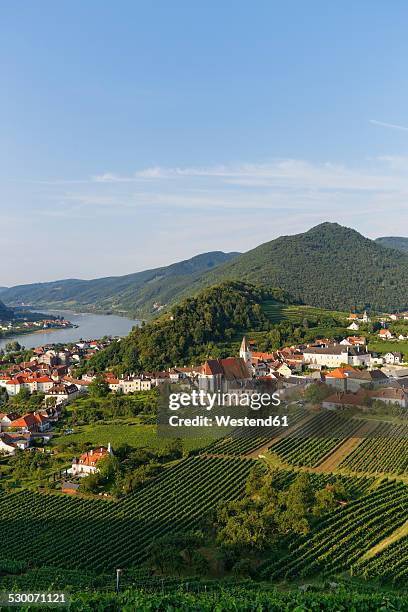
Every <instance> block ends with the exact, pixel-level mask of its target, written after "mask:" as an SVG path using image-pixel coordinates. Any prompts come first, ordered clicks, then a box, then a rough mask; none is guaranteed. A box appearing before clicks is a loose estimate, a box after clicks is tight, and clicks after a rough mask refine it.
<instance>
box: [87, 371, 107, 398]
mask: <svg viewBox="0 0 408 612" xmlns="http://www.w3.org/2000/svg"><path fill="white" fill-rule="evenodd" d="M88 390H89V394H90V395H91V397H106V396H107V395H109V393H110V389H109V385H108V383H107V382H106V380H105V379H104V378H103V376H102V375H99V376H96V378H95V379H94V380H93V381H92V382H91V384H90V385H89V387H88Z"/></svg>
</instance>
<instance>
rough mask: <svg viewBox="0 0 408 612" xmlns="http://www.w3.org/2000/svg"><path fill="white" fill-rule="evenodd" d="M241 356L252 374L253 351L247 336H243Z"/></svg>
mask: <svg viewBox="0 0 408 612" xmlns="http://www.w3.org/2000/svg"><path fill="white" fill-rule="evenodd" d="M239 356H240V357H241V359H243V360H244V361H245V363H246V366H247V368H248V372H250V374H252V351H251V348H250V346H249V344H248V342H247V339H246V337H245V336H244V337H243V338H242V342H241V348H240V349H239Z"/></svg>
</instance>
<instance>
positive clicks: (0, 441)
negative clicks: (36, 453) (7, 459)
mask: <svg viewBox="0 0 408 612" xmlns="http://www.w3.org/2000/svg"><path fill="white" fill-rule="evenodd" d="M28 446H29V436H25V435H24V434H9V433H1V434H0V454H1V453H3V454H7V455H14V453H15V452H16V450H17V449H20V450H25V449H26V448H28Z"/></svg>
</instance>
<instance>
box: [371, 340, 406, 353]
mask: <svg viewBox="0 0 408 612" xmlns="http://www.w3.org/2000/svg"><path fill="white" fill-rule="evenodd" d="M368 350H369V351H374V352H375V353H381V354H383V355H384V354H385V353H402V354H403V355H408V341H407V340H378V339H374V340H371V339H370V340H369V342H368Z"/></svg>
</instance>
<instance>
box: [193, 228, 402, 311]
mask: <svg viewBox="0 0 408 612" xmlns="http://www.w3.org/2000/svg"><path fill="white" fill-rule="evenodd" d="M237 278H239V279H242V280H245V281H248V282H253V283H261V284H263V285H269V286H272V287H282V288H283V289H285V290H286V291H289V292H290V293H291V294H292V295H293V296H294V298H295V299H296V300H299V301H301V302H303V303H305V304H309V305H311V306H319V307H323V308H329V309H337V310H345V309H348V310H359V311H361V310H363V309H364V308H369V309H373V310H378V311H384V310H397V309H405V308H408V292H407V286H408V284H407V283H408V253H407V254H405V253H402V252H398V251H395V250H394V249H390V248H387V247H384V246H382V245H381V244H378V243H377V242H375V241H374V240H370V239H368V238H365V237H364V236H362V235H361V234H359V233H358V232H356V231H355V230H353V229H350V228H347V227H342V226H341V225H338V224H337V223H322V224H321V225H317V226H316V227H313V228H312V229H310V230H309V231H307V232H305V233H302V234H296V235H294V236H282V237H280V238H277V239H276V240H272V241H271V242H267V243H265V244H262V245H261V246H259V247H257V248H255V249H253V250H251V251H249V252H247V253H244V254H243V255H240V256H239V257H237V258H236V259H234V260H233V261H231V262H228V263H226V264H223V265H222V266H220V267H219V268H217V269H216V270H214V271H213V272H210V273H207V274H205V275H202V276H201V278H200V279H198V280H196V281H195V282H194V285H193V286H192V287H189V291H191V292H195V291H197V290H198V289H199V288H200V287H202V286H203V285H212V284H214V283H219V282H222V281H224V280H227V279H237Z"/></svg>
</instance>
